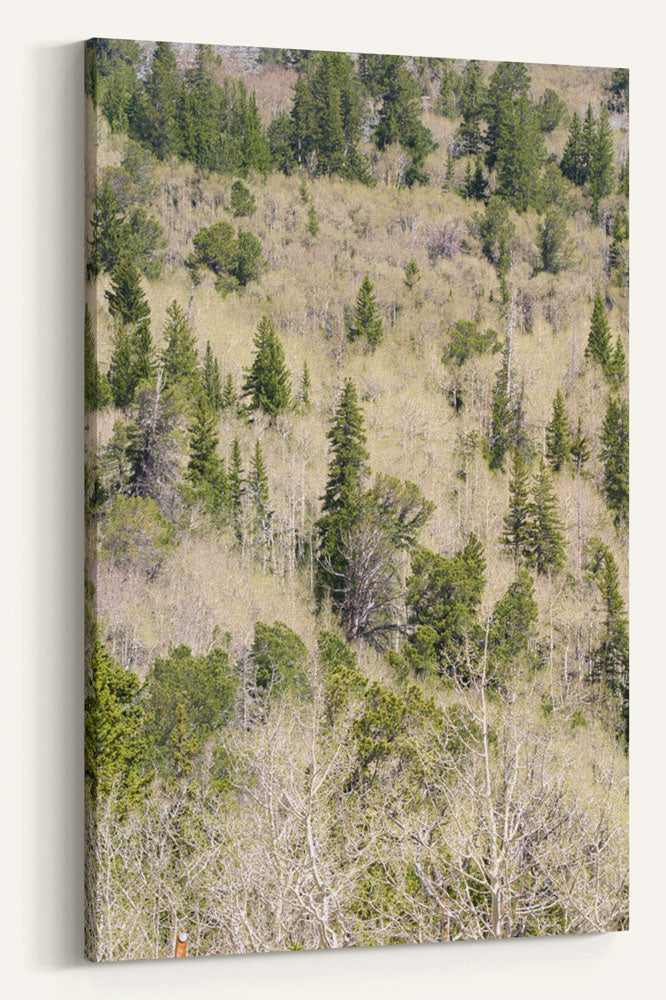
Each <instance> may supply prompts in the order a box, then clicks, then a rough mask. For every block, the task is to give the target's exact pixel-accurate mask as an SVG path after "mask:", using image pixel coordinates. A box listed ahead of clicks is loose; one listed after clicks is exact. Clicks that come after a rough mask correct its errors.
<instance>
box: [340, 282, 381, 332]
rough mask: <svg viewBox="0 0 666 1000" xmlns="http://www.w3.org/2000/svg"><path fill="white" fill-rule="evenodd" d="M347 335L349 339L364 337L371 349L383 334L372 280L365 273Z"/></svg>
mask: <svg viewBox="0 0 666 1000" xmlns="http://www.w3.org/2000/svg"><path fill="white" fill-rule="evenodd" d="M348 336H349V339H350V340H356V339H357V338H358V337H365V338H366V340H367V341H368V344H369V345H370V347H371V348H372V349H373V350H374V348H375V347H376V346H377V344H378V343H379V342H380V341H381V339H382V337H383V336H384V328H383V325H382V319H381V316H380V315H379V307H378V306H377V302H376V300H375V296H374V290H373V287H372V282H371V281H370V278H369V277H368V275H367V274H366V276H365V277H364V278H363V281H362V282H361V287H360V288H359V291H358V295H357V296H356V307H355V308H354V317H353V322H352V323H351V325H350V327H349V331H348Z"/></svg>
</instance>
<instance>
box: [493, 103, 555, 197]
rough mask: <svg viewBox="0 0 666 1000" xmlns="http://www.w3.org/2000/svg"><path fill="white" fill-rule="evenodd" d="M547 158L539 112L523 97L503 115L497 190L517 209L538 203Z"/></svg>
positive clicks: (498, 154)
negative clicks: (540, 180) (541, 174)
mask: <svg viewBox="0 0 666 1000" xmlns="http://www.w3.org/2000/svg"><path fill="white" fill-rule="evenodd" d="M544 159H545V153H544V145H543V136H542V134H541V129H540V128H539V120H538V118H537V114H536V111H535V110H534V106H533V105H532V104H531V103H530V101H529V99H528V98H527V97H525V96H523V97H520V98H518V100H517V101H516V104H515V106H514V107H513V108H512V109H511V111H510V112H507V113H506V115H505V116H503V118H502V121H501V124H500V129H499V135H498V140H497V193H498V194H500V195H502V197H504V198H506V200H507V201H508V202H509V204H510V205H513V207H514V208H515V209H516V211H517V212H524V211H526V210H527V209H528V208H530V207H531V206H533V205H536V204H537V201H538V195H539V177H540V173H541V167H542V165H543V162H544Z"/></svg>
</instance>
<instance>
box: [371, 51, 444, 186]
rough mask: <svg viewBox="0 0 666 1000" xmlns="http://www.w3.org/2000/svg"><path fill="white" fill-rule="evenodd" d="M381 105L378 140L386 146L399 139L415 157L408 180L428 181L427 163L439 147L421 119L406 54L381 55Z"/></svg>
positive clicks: (416, 86)
mask: <svg viewBox="0 0 666 1000" xmlns="http://www.w3.org/2000/svg"><path fill="white" fill-rule="evenodd" d="M377 59H378V60H379V63H380V69H379V79H380V81H381V83H380V96H381V102H382V103H381V108H380V111H379V121H378V123H377V127H376V129H375V136H374V138H375V142H376V144H377V147H378V148H379V149H385V148H386V147H387V146H389V145H391V144H392V143H395V142H398V143H400V145H401V146H402V147H403V148H404V149H406V150H407V151H408V152H409V153H410V154H411V158H412V162H411V165H410V167H409V169H408V171H407V174H406V178H405V179H406V182H407V184H409V185H411V184H413V183H414V182H415V181H424V180H425V177H424V174H423V163H424V160H425V158H426V156H427V154H428V153H429V152H430V151H431V150H432V149H434V148H435V144H434V142H433V138H432V133H431V132H430V130H429V129H427V128H426V127H425V126H424V125H423V123H422V122H421V107H420V104H421V101H420V93H419V86H418V84H417V82H416V80H415V79H414V77H413V76H412V74H411V73H410V72H409V70H408V69H407V66H406V64H405V60H404V58H403V57H402V56H378V57H377Z"/></svg>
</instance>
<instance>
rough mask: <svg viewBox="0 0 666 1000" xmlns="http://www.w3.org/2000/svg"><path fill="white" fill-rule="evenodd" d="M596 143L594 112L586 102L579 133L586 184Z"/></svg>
mask: <svg viewBox="0 0 666 1000" xmlns="http://www.w3.org/2000/svg"><path fill="white" fill-rule="evenodd" d="M596 141H597V120H596V118H595V117H594V112H593V111H592V104H591V103H590V102H588V105H587V111H586V112H585V119H584V121H583V128H582V132H581V149H582V158H583V176H584V181H583V183H585V184H587V183H588V182H589V180H590V175H591V169H592V158H593V157H594V148H595V145H596Z"/></svg>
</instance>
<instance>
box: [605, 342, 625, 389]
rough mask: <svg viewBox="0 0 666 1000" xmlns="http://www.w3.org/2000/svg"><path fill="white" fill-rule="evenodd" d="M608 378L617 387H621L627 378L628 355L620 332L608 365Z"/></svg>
mask: <svg viewBox="0 0 666 1000" xmlns="http://www.w3.org/2000/svg"><path fill="white" fill-rule="evenodd" d="M608 378H609V381H610V382H611V383H612V384H613V386H615V388H616V389H619V388H621V387H622V386H623V385H624V383H625V382H626V379H627V357H626V355H625V353H624V345H623V344H622V337H620V335H619V334H618V338H617V341H616V342H615V350H614V351H613V356H612V357H611V359H610V363H609V366H608Z"/></svg>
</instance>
